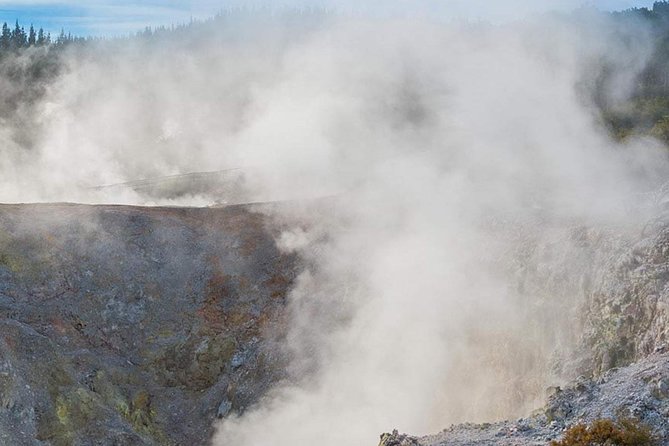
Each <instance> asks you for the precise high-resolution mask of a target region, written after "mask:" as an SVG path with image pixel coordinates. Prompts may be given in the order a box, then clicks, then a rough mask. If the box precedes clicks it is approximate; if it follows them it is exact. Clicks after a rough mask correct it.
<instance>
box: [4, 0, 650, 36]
mask: <svg viewBox="0 0 669 446" xmlns="http://www.w3.org/2000/svg"><path fill="white" fill-rule="evenodd" d="M583 3H587V4H592V5H595V6H597V7H599V8H600V9H607V10H612V9H616V10H617V9H626V8H629V7H632V6H652V4H653V0H509V1H499V0H287V1H279V2H269V1H254V0H247V1H244V0H229V1H220V0H219V1H215V0H145V1H134V2H133V1H128V0H116V1H105V0H86V1H67V0H9V1H6V0H0V22H2V21H7V22H10V23H13V22H14V21H15V20H17V19H18V20H19V21H20V22H21V23H22V24H24V25H26V26H28V25H29V24H30V23H34V24H35V25H36V26H42V27H44V28H45V29H47V30H49V31H51V32H52V33H55V32H57V31H58V30H60V28H61V27H62V28H65V30H66V31H69V32H72V33H73V34H76V35H83V36H86V35H107V36H109V35H121V34H127V33H131V32H135V31H138V30H141V29H143V28H144V27H145V26H158V25H170V24H179V23H185V22H188V21H189V20H190V19H191V17H193V18H205V17H208V16H211V15H213V14H215V13H216V12H217V11H220V10H223V9H226V8H232V7H239V6H245V7H258V6H267V5H272V7H275V8H277V7H282V6H294V7H305V6H313V5H315V6H323V7H327V8H332V9H338V10H343V11H355V12H360V11H362V12H370V11H372V12H378V11H385V12H388V13H391V14H397V13H400V14H402V13H408V12H409V13H415V12H420V13H427V14H439V15H444V16H452V17H455V18H467V19H473V20H478V19H482V20H492V21H498V20H505V19H509V18H517V17H519V16H523V15H527V14H531V13H534V12H541V11H549V10H565V9H573V8H575V7H578V6H579V5H581V4H583Z"/></svg>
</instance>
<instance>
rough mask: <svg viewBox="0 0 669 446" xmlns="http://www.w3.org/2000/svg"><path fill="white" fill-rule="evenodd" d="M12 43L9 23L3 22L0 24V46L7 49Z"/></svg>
mask: <svg viewBox="0 0 669 446" xmlns="http://www.w3.org/2000/svg"><path fill="white" fill-rule="evenodd" d="M11 44H12V32H11V31H10V30H9V25H7V22H5V23H4V24H3V25H2V34H0V48H1V49H3V50H7V49H9V47H10V46H11Z"/></svg>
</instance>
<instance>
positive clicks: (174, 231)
mask: <svg viewBox="0 0 669 446" xmlns="http://www.w3.org/2000/svg"><path fill="white" fill-rule="evenodd" d="M255 210H256V209H254V208H251V207H243V206H231V207H227V208H207V209H180V208H137V207H123V206H83V205H67V204H49V205H2V206H0V444H1V445H12V446H13V445H17V446H18V445H56V446H58V445H92V444H96V445H118V446H121V445H154V444H160V445H196V444H207V443H208V441H209V440H210V437H211V436H212V434H213V422H214V420H215V419H216V417H225V416H227V415H229V414H233V413H240V412H242V411H244V409H245V408H246V407H248V406H249V405H251V404H253V403H254V402H256V401H258V399H259V398H260V397H261V396H262V395H263V394H264V392H266V391H267V389H268V388H269V387H270V386H271V385H272V383H275V382H277V381H279V380H280V379H281V378H282V376H283V375H282V374H283V372H282V370H283V367H282V358H281V355H280V354H279V353H278V352H279V350H278V348H277V347H276V342H277V340H279V339H280V337H281V335H282V332H283V329H284V324H283V323H282V319H283V315H284V309H285V301H286V293H287V290H288V289H289V287H290V285H291V282H292V280H293V278H294V275H295V271H296V259H295V258H294V257H292V256H290V255H284V254H282V253H281V252H279V250H278V249H277V247H276V246H275V243H274V238H273V236H272V234H270V233H269V232H268V231H267V230H266V227H265V220H266V217H264V216H263V214H262V213H259V212H255Z"/></svg>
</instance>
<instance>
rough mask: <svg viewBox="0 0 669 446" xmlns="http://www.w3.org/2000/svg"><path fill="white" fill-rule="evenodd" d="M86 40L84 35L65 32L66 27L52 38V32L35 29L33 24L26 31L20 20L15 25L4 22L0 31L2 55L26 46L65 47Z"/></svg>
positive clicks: (0, 51) (0, 52)
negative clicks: (11, 25) (78, 35)
mask: <svg viewBox="0 0 669 446" xmlns="http://www.w3.org/2000/svg"><path fill="white" fill-rule="evenodd" d="M86 40H87V39H85V38H83V37H76V36H73V35H72V34H71V33H67V34H65V30H64V29H63V30H61V31H60V34H58V36H56V37H55V38H52V37H51V33H50V32H45V31H44V29H43V28H39V29H35V27H34V26H33V25H32V24H31V25H30V28H28V30H27V31H26V29H25V28H24V27H23V26H21V25H20V24H19V21H18V20H17V21H16V23H15V24H14V26H13V27H10V26H9V25H8V24H7V22H4V23H3V24H2V32H1V33H0V56H1V55H2V54H4V53H7V52H8V51H18V50H21V49H24V48H30V47H41V46H55V47H63V46H66V45H68V44H71V43H76V42H85V41H86Z"/></svg>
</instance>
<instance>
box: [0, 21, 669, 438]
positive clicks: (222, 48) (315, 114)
mask: <svg viewBox="0 0 669 446" xmlns="http://www.w3.org/2000/svg"><path fill="white" fill-rule="evenodd" d="M579 20H580V22H579V21H569V20H565V19H552V18H542V19H536V20H535V21H531V22H527V23H522V24H513V25H500V26H487V25H483V24H477V25H455V24H453V25H445V24H443V23H433V22H431V21H429V20H427V19H412V20H393V19H370V20H366V19H360V18H358V19H356V20H351V19H338V18H325V19H322V18H318V19H317V20H316V19H314V18H313V17H312V18H310V19H309V20H306V21H305V22H301V21H299V20H298V21H297V23H296V21H294V20H291V21H289V22H288V23H287V24H286V23H283V22H281V21H280V20H276V19H271V20H260V19H259V20H251V19H249V20H248V21H246V22H244V21H243V23H237V24H236V25H235V26H232V24H231V25H230V27H229V28H225V29H224V30H222V31H220V30H219V31H218V34H216V35H214V34H212V35H211V36H209V35H207V36H199V37H198V38H194V39H185V40H186V41H179V40H178V39H175V40H173V41H166V42H134V43H133V42H122V43H119V44H104V45H102V46H101V49H100V50H99V51H94V52H85V53H84V54H73V55H72V56H71V57H70V59H69V67H68V70H67V73H66V74H64V75H63V76H62V77H61V78H60V79H59V80H58V82H57V83H56V84H54V85H52V86H51V87H50V88H49V91H48V93H47V95H46V99H45V100H44V101H43V102H42V103H41V105H40V106H39V107H38V110H39V115H38V121H39V122H38V124H39V125H38V126H36V130H35V132H36V134H37V136H36V141H37V142H36V143H35V146H34V147H33V148H32V149H31V150H30V151H25V150H23V149H22V148H21V147H20V145H19V144H17V143H16V142H15V141H13V139H12V134H11V133H8V132H3V134H2V135H0V137H2V138H3V143H4V147H6V149H5V150H6V151H7V152H8V153H7V154H6V156H5V160H4V161H3V162H2V164H0V166H2V178H1V179H0V200H2V201H54V200H56V201H83V202H92V203H97V202H110V201H111V202H123V203H133V204H184V205H193V204H194V205H206V204H211V203H212V202H214V201H222V202H225V201H228V202H232V201H256V200H298V199H304V198H317V197H321V198H323V197H328V198H323V199H322V200H321V201H317V202H316V203H315V204H314V202H307V204H305V203H304V201H295V202H294V205H291V204H289V203H286V205H285V206H283V207H281V209H282V211H276V212H277V213H278V215H274V217H275V220H276V221H277V222H278V224H280V225H281V227H282V228H284V231H283V233H282V235H281V236H280V237H279V240H278V241H279V243H280V244H281V246H282V248H283V249H285V250H287V251H296V252H299V253H300V255H301V256H302V257H303V258H304V259H305V262H304V263H305V265H308V266H307V267H305V270H304V271H303V272H302V274H301V275H300V276H299V280H298V282H297V284H296V286H295V288H294V289H293V291H292V293H291V302H290V305H291V307H290V309H291V317H292V318H291V324H292V325H291V327H290V329H289V336H288V345H287V346H286V348H287V352H289V353H290V354H291V357H292V358H293V360H292V362H291V370H290V371H291V377H292V379H291V381H290V382H289V383H286V384H285V385H282V386H280V387H279V388H278V389H277V390H275V391H274V392H273V393H272V394H271V395H269V396H268V398H267V399H266V401H263V402H262V404H260V405H259V406H258V407H254V408H249V409H248V410H247V411H246V412H245V413H244V414H243V415H241V416H239V417H236V418H232V419H228V420H224V421H223V422H222V423H221V425H220V426H219V429H218V433H217V436H216V439H215V440H214V443H215V444H216V445H236V446H260V445H276V446H289V445H290V446H294V445H306V444H320V445H324V446H335V445H337V446H340V445H372V444H375V442H376V441H377V439H378V434H379V433H380V432H382V431H387V430H389V429H392V428H394V427H397V428H400V429H402V430H406V431H411V432H428V431H431V430H437V429H440V428H442V427H445V425H447V424H448V423H451V422H458V421H482V420H491V419H496V418H501V417H508V416H516V415H519V414H524V413H527V412H528V411H529V410H531V409H532V408H533V407H534V406H535V405H536V404H537V401H539V400H540V399H541V397H542V391H543V389H544V388H545V387H546V386H547V385H550V384H553V383H555V382H556V381H559V380H561V379H564V378H566V377H568V375H569V374H570V373H571V372H572V371H570V370H568V367H567V366H565V364H564V363H561V362H560V361H561V358H566V357H569V355H570V353H571V352H572V351H573V350H574V349H575V348H576V345H575V340H574V336H575V334H574V332H573V330H574V329H575V327H573V324H572V319H573V316H574V315H573V313H572V312H571V311H573V309H574V308H576V307H577V305H578V303H579V299H580V297H581V296H582V293H579V291H578V289H577V288H578V286H577V285H574V284H571V283H565V284H563V285H558V286H554V287H552V286H549V285H546V284H545V283H543V282H546V283H548V282H551V280H553V281H554V280H557V279H554V278H549V277H548V276H549V275H550V274H552V273H551V272H547V271H552V269H551V268H552V265H553V266H554V265H557V264H563V265H564V264H570V265H571V268H573V270H574V271H571V270H569V271H566V272H564V273H565V277H571V276H570V275H569V274H572V273H573V275H574V276H575V275H577V273H578V271H577V270H578V268H579V267H580V266H582V264H583V263H584V262H586V261H587V259H584V258H582V257H579V256H581V251H579V247H578V245H577V243H575V242H573V241H572V239H571V238H570V237H569V236H568V234H571V233H572V229H573V228H578V227H584V226H585V227H602V226H608V227H611V226H615V227H617V228H624V229H625V228H634V227H635V225H636V224H638V223H639V222H641V221H643V218H645V217H644V215H643V212H642V209H641V208H634V212H631V211H630V209H632V207H634V206H636V205H637V204H638V201H639V194H640V193H642V192H645V191H648V190H650V189H652V188H653V187H655V186H656V185H657V184H659V182H661V181H662V178H663V177H664V176H665V175H666V174H667V173H668V172H669V170H668V169H669V165H668V164H667V160H666V152H665V149H664V148H663V147H660V145H659V144H658V143H656V142H653V141H650V140H641V139H639V140H628V141H626V142H624V143H621V142H616V141H614V140H613V139H612V138H611V137H610V136H609V135H608V134H607V132H606V131H605V129H604V128H603V126H602V124H601V122H600V121H599V119H598V116H597V113H596V108H595V107H594V105H593V103H592V98H591V95H590V93H591V92H592V89H593V88H594V87H593V86H594V85H596V84H597V83H598V80H599V78H598V76H599V74H600V73H601V66H602V65H603V64H607V66H609V67H613V70H612V72H613V73H614V75H613V77H612V78H611V79H609V80H608V81H607V83H606V85H605V86H604V87H603V88H604V93H605V95H606V96H607V99H608V100H609V101H611V102H612V103H615V101H619V100H622V99H624V98H625V97H626V95H628V94H629V92H630V88H631V86H632V85H633V82H634V78H635V76H636V75H637V74H638V73H639V72H640V70H642V68H643V66H644V63H645V61H646V59H647V57H649V55H650V52H651V50H652V48H651V47H650V44H649V39H647V35H646V33H645V32H644V29H643V28H642V27H640V26H639V27H636V26H634V25H632V24H629V23H628V24H625V25H622V24H620V23H618V24H616V23H613V22H609V21H607V19H605V18H602V17H600V16H598V15H593V16H591V17H586V18H583V17H581V19H579ZM233 168H237V169H239V171H231V172H230V173H229V175H231V176H232V177H233V179H232V180H230V181H231V182H233V183H235V184H236V183H237V181H241V176H243V178H244V183H243V186H242V190H243V193H241V195H236V196H235V197H229V196H226V192H225V188H224V189H223V191H219V192H217V193H211V191H209V192H207V191H204V192H188V193H180V194H174V193H170V194H161V193H155V190H152V191H151V193H147V192H146V189H143V188H142V187H136V184H134V185H130V186H127V185H120V186H115V187H111V188H100V187H96V186H100V185H108V184H119V183H125V182H128V181H132V180H137V179H144V178H154V177H160V176H163V175H177V174H184V173H188V172H193V171H215V170H216V171H217V170H227V169H233ZM222 175H228V173H224V174H222ZM226 181H227V180H226ZM536 246H551V247H552V249H553V251H552V252H551V253H541V252H539V253H537V252H536V250H534V251H533V249H534V247H536ZM549 254H550V255H549ZM564 259H571V260H570V261H569V262H563V260H564ZM535 260H536V261H535ZM560 262H562V263H560ZM528 265H529V266H528ZM528 277H529V278H528ZM558 281H559V280H558ZM521 282H522V283H525V284H526V285H527V284H535V285H536V284H537V283H538V284H539V286H538V287H529V286H526V287H524V288H523V287H519V283H521ZM542 284H543V287H542ZM556 361H557V364H556Z"/></svg>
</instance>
